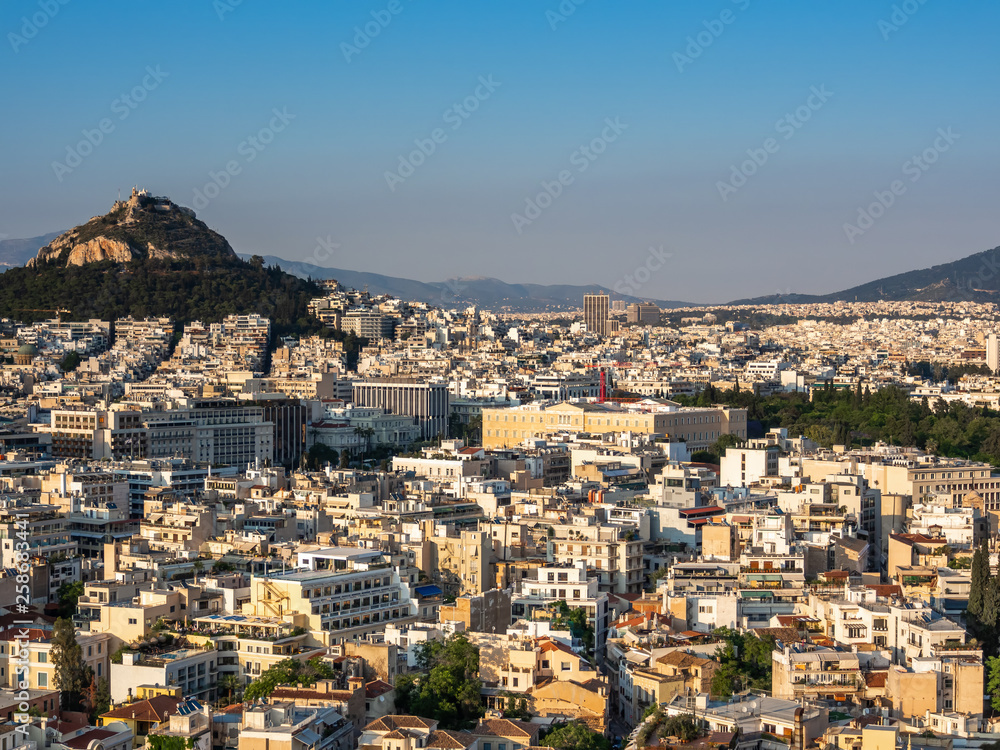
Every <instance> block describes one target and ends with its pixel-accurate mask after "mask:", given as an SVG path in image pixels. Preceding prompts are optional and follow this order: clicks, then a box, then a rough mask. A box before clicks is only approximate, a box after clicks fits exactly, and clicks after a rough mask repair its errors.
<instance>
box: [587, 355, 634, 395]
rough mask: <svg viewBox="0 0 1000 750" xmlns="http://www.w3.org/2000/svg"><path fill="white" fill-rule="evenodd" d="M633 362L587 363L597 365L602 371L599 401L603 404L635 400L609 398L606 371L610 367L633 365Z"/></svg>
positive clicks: (590, 366)
mask: <svg viewBox="0 0 1000 750" xmlns="http://www.w3.org/2000/svg"><path fill="white" fill-rule="evenodd" d="M632 366H633V365H632V363H631V362H602V363H600V364H596V365H587V367H589V368H594V367H597V368H599V369H600V371H601V385H600V388H599V389H598V391H597V403H599V404H603V403H604V402H605V401H634V400H635V399H618V398H616V399H609V398H608V383H607V376H606V375H605V373H606V372H607V370H608V369H609V368H612V367H632Z"/></svg>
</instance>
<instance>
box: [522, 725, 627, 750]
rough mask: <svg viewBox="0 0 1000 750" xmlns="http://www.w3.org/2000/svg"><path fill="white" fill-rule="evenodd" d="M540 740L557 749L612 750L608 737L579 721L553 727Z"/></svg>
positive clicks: (543, 744) (542, 743)
mask: <svg viewBox="0 0 1000 750" xmlns="http://www.w3.org/2000/svg"><path fill="white" fill-rule="evenodd" d="M539 742H540V744H541V746H542V747H552V748H555V749H556V750H611V743H610V742H609V741H608V738H607V737H605V736H604V735H603V734H599V733H597V732H595V731H594V730H593V729H591V728H590V727H588V726H587V725H586V724H584V723H582V722H579V721H574V722H571V723H569V724H566V725H565V726H561V727H557V728H555V729H553V730H552V731H551V732H549V733H548V734H547V735H545V737H543V738H542V739H541V740H540V741H539Z"/></svg>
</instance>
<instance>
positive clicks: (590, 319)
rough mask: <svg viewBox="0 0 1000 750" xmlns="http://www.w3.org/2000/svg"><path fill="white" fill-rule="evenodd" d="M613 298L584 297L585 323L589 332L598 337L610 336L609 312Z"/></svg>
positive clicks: (602, 296)
mask: <svg viewBox="0 0 1000 750" xmlns="http://www.w3.org/2000/svg"><path fill="white" fill-rule="evenodd" d="M610 301H611V298H610V297H608V295H606V294H585V295H583V322H584V324H585V325H586V326H587V330H588V331H590V332H591V333H596V334H597V335H598V336H607V335H608V312H609V311H610Z"/></svg>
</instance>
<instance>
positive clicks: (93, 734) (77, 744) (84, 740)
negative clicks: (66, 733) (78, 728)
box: [62, 728, 118, 750]
mask: <svg viewBox="0 0 1000 750" xmlns="http://www.w3.org/2000/svg"><path fill="white" fill-rule="evenodd" d="M116 734H118V733H117V732H109V731H108V730H107V729H96V728H95V729H91V730H90V731H89V732H84V733H83V734H81V735H78V736H76V737H74V738H73V739H71V740H64V741H63V743H62V744H64V745H65V746H66V747H72V748H74V749H75V750H85V748H86V747H87V746H88V745H89V744H90V743H91V742H93V741H94V740H106V739H107V738H108V737H114V736H115V735H116Z"/></svg>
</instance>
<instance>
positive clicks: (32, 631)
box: [0, 628, 52, 641]
mask: <svg viewBox="0 0 1000 750" xmlns="http://www.w3.org/2000/svg"><path fill="white" fill-rule="evenodd" d="M26 630H27V631H28V633H27V635H28V638H27V640H29V641H47V640H49V639H50V638H51V637H52V631H51V630H42V629H41V628H26ZM23 636H24V630H22V629H21V628H9V629H7V630H4V631H3V632H0V641H13V640H20V641H23V640H25V638H24V637H23Z"/></svg>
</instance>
